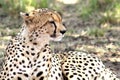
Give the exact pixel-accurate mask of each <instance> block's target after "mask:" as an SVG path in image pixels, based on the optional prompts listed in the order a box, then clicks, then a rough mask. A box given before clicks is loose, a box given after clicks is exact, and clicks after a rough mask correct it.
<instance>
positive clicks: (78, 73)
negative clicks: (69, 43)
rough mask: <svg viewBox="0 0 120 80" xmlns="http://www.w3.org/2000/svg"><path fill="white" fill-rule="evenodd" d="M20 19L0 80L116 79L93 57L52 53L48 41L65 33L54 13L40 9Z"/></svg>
mask: <svg viewBox="0 0 120 80" xmlns="http://www.w3.org/2000/svg"><path fill="white" fill-rule="evenodd" d="M21 16H22V18H23V21H24V23H23V26H22V29H21V31H20V33H19V34H18V35H17V36H16V37H15V38H13V39H11V40H10V42H9V44H8V46H7V48H6V56H5V62H4V64H3V71H1V73H0V80H119V79H117V78H116V76H115V75H114V74H113V73H112V72H111V71H110V70H109V69H106V68H105V66H104V65H103V63H102V61H101V60H99V59H98V58H97V57H95V56H94V55H90V54H88V53H85V52H76V51H73V52H72V51H70V52H68V53H66V52H63V53H56V54H55V53H53V52H52V50H51V48H50V45H49V42H50V41H60V40H61V39H62V37H63V36H64V33H65V32H66V28H65V27H64V26H63V24H62V18H61V16H60V15H59V14H58V13H57V12H56V11H53V10H49V9H46V8H42V9H37V10H33V11H31V12H29V13H21Z"/></svg>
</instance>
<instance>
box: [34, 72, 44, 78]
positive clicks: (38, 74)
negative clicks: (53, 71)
mask: <svg viewBox="0 0 120 80" xmlns="http://www.w3.org/2000/svg"><path fill="white" fill-rule="evenodd" d="M42 74H43V72H42V71H40V72H38V73H37V75H36V76H37V77H39V76H41V75H42ZM41 78H42V77H41ZM43 78H44V77H43ZM40 80H43V79H40Z"/></svg>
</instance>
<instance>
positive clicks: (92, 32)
mask: <svg viewBox="0 0 120 80" xmlns="http://www.w3.org/2000/svg"><path fill="white" fill-rule="evenodd" d="M2 11H3V10H2V9H0V12H1V13H0V65H1V66H0V70H2V63H3V60H4V59H3V57H4V56H3V55H4V50H5V47H6V45H7V43H8V41H9V39H10V38H12V37H13V36H15V35H16V33H17V32H19V29H20V24H21V23H22V20H21V18H20V17H16V18H11V15H7V14H4V13H2ZM61 13H62V15H63V23H65V25H66V28H67V33H66V34H65V37H64V38H63V40H62V41H60V42H51V44H52V45H51V47H52V48H53V50H54V51H55V52H61V51H69V50H77V51H81V50H82V51H87V52H89V53H90V54H91V53H94V54H95V55H97V56H98V57H99V58H101V59H102V61H103V63H104V64H105V65H106V67H108V68H110V69H112V70H113V71H114V72H115V73H116V74H117V76H118V77H119V78H120V34H119V33H120V26H119V24H112V25H111V24H110V23H103V24H101V23H99V22H98V21H99V20H100V18H101V15H99V14H98V13H97V12H94V13H93V14H92V15H91V16H90V18H89V19H83V18H81V16H80V12H79V11H76V8H75V7H74V5H66V6H63V9H62V11H61ZM18 22H20V23H18ZM109 26H110V27H109Z"/></svg>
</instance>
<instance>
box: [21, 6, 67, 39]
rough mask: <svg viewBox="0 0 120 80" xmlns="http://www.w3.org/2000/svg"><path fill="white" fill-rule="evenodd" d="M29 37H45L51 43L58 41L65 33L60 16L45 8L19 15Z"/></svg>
mask: <svg viewBox="0 0 120 80" xmlns="http://www.w3.org/2000/svg"><path fill="white" fill-rule="evenodd" d="M20 14H21V16H22V18H23V21H24V25H25V26H26V27H27V29H28V32H29V36H32V37H40V36H39V35H46V36H47V37H49V39H50V40H52V41H60V40H61V39H62V38H63V37H64V33H65V32H66V28H65V26H64V25H63V24H62V18H61V16H60V15H59V14H58V13H57V12H56V11H53V10H49V9H47V8H42V9H37V10H33V11H31V12H29V13H22V12H21V13H20Z"/></svg>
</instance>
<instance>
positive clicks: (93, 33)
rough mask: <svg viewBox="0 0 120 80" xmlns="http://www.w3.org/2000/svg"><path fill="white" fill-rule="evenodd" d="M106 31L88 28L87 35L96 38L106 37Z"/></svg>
mask: <svg viewBox="0 0 120 80" xmlns="http://www.w3.org/2000/svg"><path fill="white" fill-rule="evenodd" d="M105 32H106V29H101V28H97V27H95V28H87V34H88V35H89V36H94V37H103V36H104V35H105Z"/></svg>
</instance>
